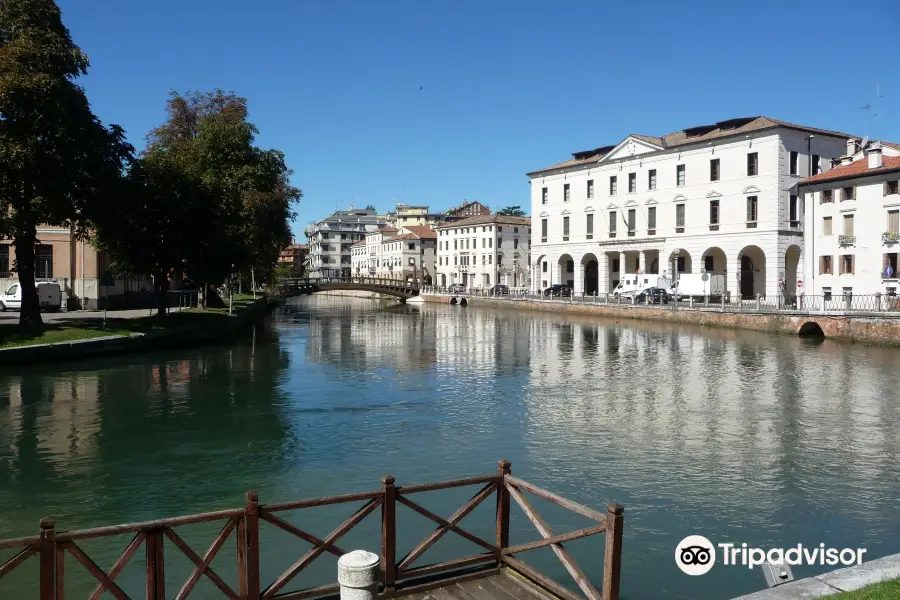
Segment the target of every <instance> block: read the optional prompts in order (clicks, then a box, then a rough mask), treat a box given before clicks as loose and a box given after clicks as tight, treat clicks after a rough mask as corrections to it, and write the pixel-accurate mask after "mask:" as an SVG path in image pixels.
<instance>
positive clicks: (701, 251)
mask: <svg viewBox="0 0 900 600" xmlns="http://www.w3.org/2000/svg"><path fill="white" fill-rule="evenodd" d="M847 138H848V136H847V135H845V134H841V133H837V132H834V131H827V130H823V129H815V128H811V127H804V126H800V125H794V124H791V123H786V122H784V121H778V120H775V119H770V118H767V117H748V118H741V119H731V120H728V121H721V122H718V123H714V124H710V125H704V126H700V127H691V128H688V129H684V130H682V131H676V132H674V133H670V134H668V135H665V136H662V137H651V136H646V135H629V136H628V137H627V138H625V139H624V140H622V141H621V142H619V143H618V144H616V145H615V146H605V147H601V148H596V149H594V150H588V151H585V152H576V153H574V154H573V155H572V158H571V159H569V160H567V161H565V162H562V163H558V164H555V165H552V166H550V167H547V168H544V169H540V170H537V171H533V172H531V173H528V177H529V178H530V181H531V215H532V216H531V219H532V227H533V228H534V231H535V239H534V249H533V252H532V254H533V256H534V257H535V259H534V261H533V271H532V277H531V279H532V286H533V288H534V289H535V290H537V289H542V288H545V287H547V286H548V285H551V284H554V283H562V284H566V285H569V286H570V287H572V288H573V289H574V291H575V292H576V293H582V292H583V293H587V294H593V293H604V292H608V291H612V290H613V289H614V288H615V286H616V285H617V284H618V281H619V279H620V278H621V276H622V275H623V274H625V273H636V272H639V271H640V272H648V273H660V274H665V275H668V276H674V277H678V276H679V275H680V274H681V273H702V272H711V273H717V274H718V273H721V274H725V275H726V282H727V283H726V289H728V290H729V291H730V292H732V293H735V294H736V293H739V294H741V295H742V296H743V297H748V298H750V297H755V296H756V295H763V296H764V295H767V294H775V293H777V292H778V291H779V285H778V281H779V279H780V278H781V279H783V280H784V281H785V284H786V285H785V289H784V292H785V293H792V292H793V291H794V287H795V285H796V279H797V278H796V274H797V273H802V272H803V265H802V258H803V224H804V215H803V207H802V203H801V202H799V200H798V191H797V186H798V183H799V181H800V177H801V176H806V175H809V174H816V173H818V172H819V171H820V170H821V169H822V168H825V167H826V166H827V165H829V163H830V161H829V159H831V158H833V157H836V156H840V155H842V154H843V153H844V151H845V148H846V141H847Z"/></svg>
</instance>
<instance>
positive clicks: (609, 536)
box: [602, 504, 625, 600]
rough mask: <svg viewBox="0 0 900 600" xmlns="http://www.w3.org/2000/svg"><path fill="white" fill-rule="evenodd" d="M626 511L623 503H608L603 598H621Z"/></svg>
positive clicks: (607, 599)
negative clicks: (623, 534)
mask: <svg viewBox="0 0 900 600" xmlns="http://www.w3.org/2000/svg"><path fill="white" fill-rule="evenodd" d="M624 512H625V509H624V508H623V507H622V505H621V504H607V505H606V552H605V553H604V556H603V594H602V597H603V600H619V578H620V576H621V570H622V528H623V526H624V523H623V519H624Z"/></svg>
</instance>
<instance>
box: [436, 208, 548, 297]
mask: <svg viewBox="0 0 900 600" xmlns="http://www.w3.org/2000/svg"><path fill="white" fill-rule="evenodd" d="M437 233H438V238H437V241H438V251H437V259H438V264H437V281H436V282H435V283H436V285H439V286H448V285H450V284H453V283H462V284H465V285H466V286H468V287H470V288H489V287H491V286H493V285H496V284H505V285H508V286H510V287H527V286H528V285H529V279H528V275H529V272H530V266H531V255H530V246H531V221H530V219H528V217H506V216H500V215H482V216H476V217H469V218H467V219H463V220H461V221H456V222H455V223H448V224H446V225H440V226H438V227H437Z"/></svg>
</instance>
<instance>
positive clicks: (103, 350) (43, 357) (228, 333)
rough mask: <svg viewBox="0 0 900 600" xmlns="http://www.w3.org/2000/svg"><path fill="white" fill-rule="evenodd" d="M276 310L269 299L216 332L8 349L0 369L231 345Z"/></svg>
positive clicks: (188, 330)
mask: <svg viewBox="0 0 900 600" xmlns="http://www.w3.org/2000/svg"><path fill="white" fill-rule="evenodd" d="M274 306H275V303H274V301H272V300H270V299H268V298H265V297H264V298H260V299H259V300H257V301H256V302H254V303H253V304H251V305H250V306H248V307H246V308H244V309H243V310H241V311H240V312H238V313H237V314H235V315H234V316H233V317H226V318H224V319H222V322H221V324H220V325H221V326H219V327H216V328H208V327H207V328H201V327H196V326H187V327H182V328H179V329H169V330H163V331H153V332H150V333H146V334H145V333H136V334H133V335H131V336H123V335H112V336H106V337H100V338H91V339H86V340H76V341H72V342H58V343H55V344H35V345H32V346H18V347H15V348H4V349H2V350H0V367H5V366H11V365H27V364H35V363H43V362H54V361H63V360H65V361H71V360H78V359H82V358H93V357H96V356H108V355H112V354H124V353H127V352H146V351H150V350H164V349H168V348H189V347H192V346H203V345H206V344H215V343H221V342H225V341H230V340H232V339H233V338H234V335H235V334H236V333H238V332H239V331H241V330H242V329H244V328H245V327H247V326H248V325H251V324H253V323H255V322H256V321H257V320H259V319H260V318H261V317H262V316H263V315H265V314H267V313H268V312H269V311H271V310H272V308H273V307H274Z"/></svg>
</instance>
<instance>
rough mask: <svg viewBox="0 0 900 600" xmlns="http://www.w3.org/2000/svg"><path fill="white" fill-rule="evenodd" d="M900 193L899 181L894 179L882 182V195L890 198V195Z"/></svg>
mask: <svg viewBox="0 0 900 600" xmlns="http://www.w3.org/2000/svg"><path fill="white" fill-rule="evenodd" d="M898 191H900V181H897V180H896V179H895V180H894V181H885V182H884V195H885V196H890V195H891V194H896V193H898Z"/></svg>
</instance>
